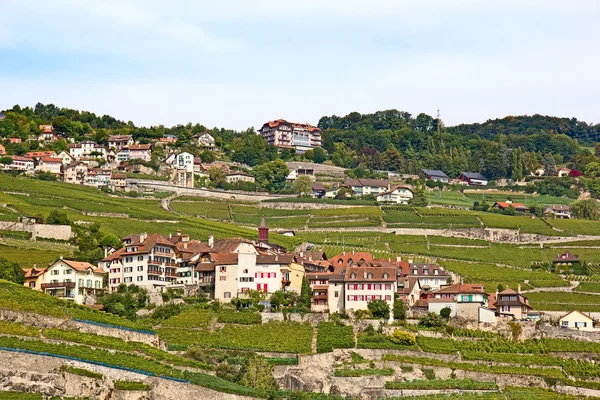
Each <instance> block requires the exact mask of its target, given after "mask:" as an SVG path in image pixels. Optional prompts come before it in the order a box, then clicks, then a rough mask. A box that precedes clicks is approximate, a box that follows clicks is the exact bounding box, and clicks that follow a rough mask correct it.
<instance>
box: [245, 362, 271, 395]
mask: <svg viewBox="0 0 600 400" xmlns="http://www.w3.org/2000/svg"><path fill="white" fill-rule="evenodd" d="M240 383H241V384H242V385H244V386H247V387H249V388H252V389H254V390H256V391H257V392H258V394H259V395H260V396H261V397H265V398H271V397H272V396H273V394H274V393H275V391H277V390H278V389H279V385H277V381H276V380H275V377H273V367H272V366H271V364H269V363H268V362H267V360H266V359H265V358H264V357H261V356H257V355H253V356H251V357H250V358H249V359H248V364H247V366H246V372H245V373H244V375H243V376H242V380H241V381H240Z"/></svg>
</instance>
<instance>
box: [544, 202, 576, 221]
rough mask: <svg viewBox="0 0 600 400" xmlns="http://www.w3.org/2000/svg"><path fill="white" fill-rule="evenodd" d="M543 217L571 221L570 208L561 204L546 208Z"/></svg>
mask: <svg viewBox="0 0 600 400" xmlns="http://www.w3.org/2000/svg"><path fill="white" fill-rule="evenodd" d="M544 215H546V216H551V217H554V218H563V219H571V207H569V206H565V205H562V204H559V205H551V206H548V207H546V209H545V210H544Z"/></svg>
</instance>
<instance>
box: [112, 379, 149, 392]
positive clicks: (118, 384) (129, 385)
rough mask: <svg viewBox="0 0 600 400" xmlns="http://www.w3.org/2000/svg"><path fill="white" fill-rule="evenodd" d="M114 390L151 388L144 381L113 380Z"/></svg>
mask: <svg viewBox="0 0 600 400" xmlns="http://www.w3.org/2000/svg"><path fill="white" fill-rule="evenodd" d="M115 389H116V390H151V389H152V387H151V386H150V385H148V384H147V383H144V382H137V381H115Z"/></svg>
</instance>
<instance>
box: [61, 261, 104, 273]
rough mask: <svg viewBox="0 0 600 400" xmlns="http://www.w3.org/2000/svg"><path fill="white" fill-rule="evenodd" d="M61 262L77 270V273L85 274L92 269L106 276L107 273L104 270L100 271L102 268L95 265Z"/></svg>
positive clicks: (81, 262) (80, 262)
mask: <svg viewBox="0 0 600 400" xmlns="http://www.w3.org/2000/svg"><path fill="white" fill-rule="evenodd" d="M60 261H62V262H64V263H65V264H67V265H68V266H70V267H71V268H73V269H76V270H77V271H81V272H85V271H87V270H89V269H91V270H92V271H94V272H96V273H98V274H106V273H107V272H106V271H104V270H103V269H100V268H98V267H96V266H95V265H92V264H90V263H88V262H83V261H73V260H60Z"/></svg>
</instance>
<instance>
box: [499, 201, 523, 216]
mask: <svg viewBox="0 0 600 400" xmlns="http://www.w3.org/2000/svg"><path fill="white" fill-rule="evenodd" d="M510 206H513V207H514V208H515V210H516V211H517V212H518V213H524V212H527V211H529V207H527V206H526V205H525V204H521V203H513V202H510V201H497V202H495V203H494V205H493V206H492V207H493V208H499V209H500V210H502V211H504V210H507V209H508V208H509V207H510Z"/></svg>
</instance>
